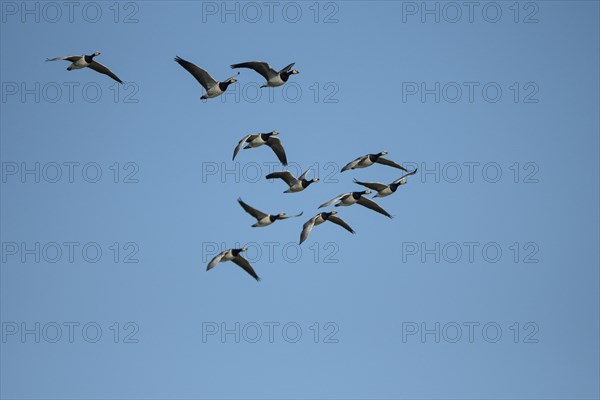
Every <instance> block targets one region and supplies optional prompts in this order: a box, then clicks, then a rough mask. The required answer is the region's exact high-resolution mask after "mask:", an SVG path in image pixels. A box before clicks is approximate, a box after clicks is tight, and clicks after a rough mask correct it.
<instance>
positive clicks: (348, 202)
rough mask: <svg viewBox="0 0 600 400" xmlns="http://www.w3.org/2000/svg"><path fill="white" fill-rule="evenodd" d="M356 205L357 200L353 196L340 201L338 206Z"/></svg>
mask: <svg viewBox="0 0 600 400" xmlns="http://www.w3.org/2000/svg"><path fill="white" fill-rule="evenodd" d="M354 203H356V199H355V198H354V197H352V196H346V197H344V198H342V200H341V201H340V203H339V204H338V205H339V206H344V207H345V206H351V205H352V204H354Z"/></svg>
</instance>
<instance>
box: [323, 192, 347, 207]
mask: <svg viewBox="0 0 600 400" xmlns="http://www.w3.org/2000/svg"><path fill="white" fill-rule="evenodd" d="M347 194H348V193H344V194H340V195H339V196H338V197H334V198H333V199H331V200H329V201H328V202H327V203H323V204H321V205H320V206H319V208H323V207H327V206H330V205H332V204H333V203H335V202H336V201H338V200H341V199H342V197H344V196H345V195H347Z"/></svg>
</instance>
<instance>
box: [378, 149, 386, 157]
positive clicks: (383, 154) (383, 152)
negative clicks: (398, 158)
mask: <svg viewBox="0 0 600 400" xmlns="http://www.w3.org/2000/svg"><path fill="white" fill-rule="evenodd" d="M387 153H388V152H387V151H385V150H384V151H380V152H379V155H380V156H385V155H386V154H387Z"/></svg>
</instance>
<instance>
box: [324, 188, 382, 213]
mask: <svg viewBox="0 0 600 400" xmlns="http://www.w3.org/2000/svg"><path fill="white" fill-rule="evenodd" d="M365 194H371V191H370V190H368V189H367V190H364V191H362V192H350V193H344V194H340V195H339V196H337V197H334V198H333V199H331V200H329V201H328V202H327V203H323V204H321V205H320V206H319V208H323V207H327V206H329V205H331V204H333V203H335V202H336V201H339V203H338V204H336V205H335V207H340V206H343V207H347V206H351V205H353V204H357V203H358V204H360V205H361V206H363V207H367V208H369V209H371V210H373V211H376V212H378V213H379V214H383V215H385V216H386V217H388V218H393V217H392V216H391V215H390V214H389V213H388V212H387V211H385V210H384V209H383V208H381V206H379V204H377V203H375V202H374V201H373V200H371V199H368V198H366V197H364V195H365Z"/></svg>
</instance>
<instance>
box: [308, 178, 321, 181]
mask: <svg viewBox="0 0 600 400" xmlns="http://www.w3.org/2000/svg"><path fill="white" fill-rule="evenodd" d="M310 181H311V182H319V178H312V179H311V180H310Z"/></svg>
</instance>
